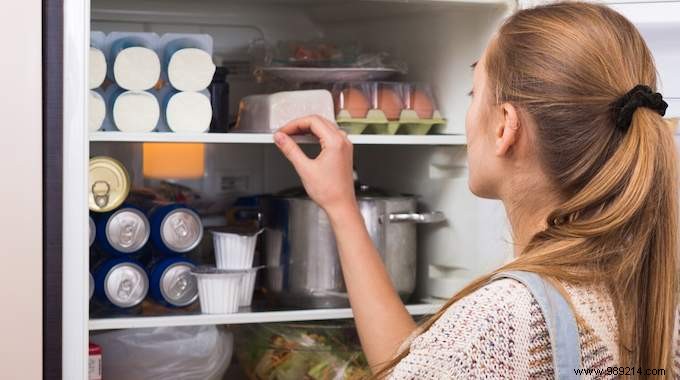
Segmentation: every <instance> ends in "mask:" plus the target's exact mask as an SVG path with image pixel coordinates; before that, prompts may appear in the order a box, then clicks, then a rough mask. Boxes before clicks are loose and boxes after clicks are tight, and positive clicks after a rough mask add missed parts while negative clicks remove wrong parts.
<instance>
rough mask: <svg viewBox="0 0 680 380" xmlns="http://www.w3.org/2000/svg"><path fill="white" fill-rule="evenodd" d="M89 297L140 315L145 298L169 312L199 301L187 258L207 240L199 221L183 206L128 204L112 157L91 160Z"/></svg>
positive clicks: (123, 174)
mask: <svg viewBox="0 0 680 380" xmlns="http://www.w3.org/2000/svg"><path fill="white" fill-rule="evenodd" d="M90 185H91V186H90V187H91V188H92V193H93V194H92V196H91V202H90V210H91V213H90V223H89V225H90V262H91V263H94V265H92V266H91V268H93V269H94V270H92V271H91V272H90V298H92V297H93V296H94V298H95V300H96V301H97V302H98V304H99V305H101V306H103V307H105V308H113V309H117V310H137V309H138V308H139V307H140V305H141V304H142V302H143V301H144V299H145V298H146V297H147V295H148V296H149V297H150V298H151V299H152V300H154V301H155V302H156V303H158V304H160V305H163V306H166V307H186V306H189V305H191V304H193V303H194V302H195V301H196V300H197V298H198V289H197V286H196V279H195V278H194V276H192V275H191V270H192V269H193V268H194V267H196V265H195V264H194V262H193V261H192V260H190V259H189V258H187V257H186V254H187V253H189V252H191V251H192V250H193V249H194V248H196V246H198V245H199V243H200V241H201V239H202V237H203V224H202V223H201V218H200V216H199V215H198V214H197V213H196V212H195V211H194V210H192V209H190V208H189V207H187V206H186V205H183V204H178V203H173V204H163V205H153V206H152V207H151V206H148V205H143V206H135V205H131V204H124V203H123V202H124V201H125V200H126V199H127V196H128V194H129V176H128V174H127V171H126V170H125V167H124V166H123V165H122V164H121V163H120V162H118V161H116V160H114V159H111V158H109V157H96V158H94V159H93V160H91V161H90Z"/></svg>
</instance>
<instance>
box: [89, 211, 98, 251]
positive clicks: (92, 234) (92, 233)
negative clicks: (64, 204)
mask: <svg viewBox="0 0 680 380" xmlns="http://www.w3.org/2000/svg"><path fill="white" fill-rule="evenodd" d="M95 236H97V227H96V226H95V225H94V219H92V217H90V247H92V244H93V243H94V238H95Z"/></svg>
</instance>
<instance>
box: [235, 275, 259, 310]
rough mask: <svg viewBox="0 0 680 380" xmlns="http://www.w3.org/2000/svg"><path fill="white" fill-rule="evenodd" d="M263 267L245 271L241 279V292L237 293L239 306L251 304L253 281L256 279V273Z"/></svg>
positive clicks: (253, 289) (253, 288)
mask: <svg viewBox="0 0 680 380" xmlns="http://www.w3.org/2000/svg"><path fill="white" fill-rule="evenodd" d="M262 268H264V267H255V268H251V269H246V270H245V274H244V275H243V277H242V278H241V291H240V293H239V301H238V305H239V306H250V304H251V303H252V302H253V293H254V291H255V279H256V278H257V271H258V270H260V269H262Z"/></svg>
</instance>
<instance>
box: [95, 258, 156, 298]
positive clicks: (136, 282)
mask: <svg viewBox="0 0 680 380" xmlns="http://www.w3.org/2000/svg"><path fill="white" fill-rule="evenodd" d="M94 283H95V285H94V295H95V298H96V299H97V300H99V301H100V302H102V303H104V304H108V305H113V306H115V307H117V308H120V309H129V308H133V307H135V306H137V305H139V304H141V303H142V301H144V298H146V295H147V293H148V291H149V278H148V276H147V274H146V271H145V270H144V268H142V265H141V264H140V263H139V262H138V261H137V260H134V259H131V258H127V257H115V258H111V259H108V260H105V261H103V262H102V263H101V264H100V265H99V266H98V267H97V269H96V270H95V272H94Z"/></svg>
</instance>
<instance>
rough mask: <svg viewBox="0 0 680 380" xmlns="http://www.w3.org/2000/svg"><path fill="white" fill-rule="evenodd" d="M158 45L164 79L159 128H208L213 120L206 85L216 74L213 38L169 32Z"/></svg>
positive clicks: (193, 130) (193, 129)
mask: <svg viewBox="0 0 680 380" xmlns="http://www.w3.org/2000/svg"><path fill="white" fill-rule="evenodd" d="M159 46H160V47H161V57H162V60H163V69H164V70H163V74H164V79H165V80H166V83H167V85H166V86H165V87H164V88H163V89H162V90H161V92H160V98H161V102H162V104H163V110H164V111H165V112H164V115H165V117H164V120H163V122H162V123H161V124H160V126H159V130H160V131H172V132H194V133H195V132H207V131H208V129H209V127H210V121H211V120H212V106H211V104H210V94H209V92H208V90H207V88H208V86H209V85H210V82H211V81H212V79H213V75H214V74H215V64H214V63H213V61H212V38H211V37H210V36H209V35H206V34H202V35H189V34H177V33H168V34H165V35H163V37H161V39H160V43H159Z"/></svg>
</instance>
